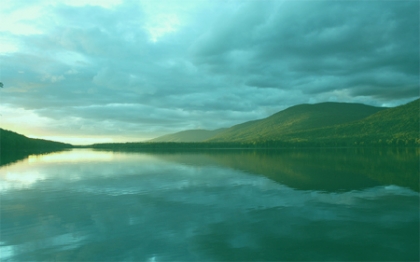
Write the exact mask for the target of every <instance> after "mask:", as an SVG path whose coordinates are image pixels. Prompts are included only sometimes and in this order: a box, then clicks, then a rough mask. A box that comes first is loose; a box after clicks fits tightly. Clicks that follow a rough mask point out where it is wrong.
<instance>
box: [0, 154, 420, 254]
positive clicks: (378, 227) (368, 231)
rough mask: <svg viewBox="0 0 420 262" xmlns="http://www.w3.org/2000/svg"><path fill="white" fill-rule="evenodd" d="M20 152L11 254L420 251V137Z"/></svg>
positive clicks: (7, 236) (6, 187)
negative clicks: (282, 145) (412, 145)
mask: <svg viewBox="0 0 420 262" xmlns="http://www.w3.org/2000/svg"><path fill="white" fill-rule="evenodd" d="M18 159H20V160H18ZM16 160H18V161H16V162H13V160H10V161H8V162H7V165H3V166H2V167H0V190H1V191H0V192H1V220H0V221H1V228H0V230H1V232H0V233H1V234H0V258H1V261H175V260H176V261H204V260H206V261H232V260H241V261H244V260H246V261H249V260H259V261H261V260H276V261H282V260H283V261H290V260H295V261H302V260H304V261H316V260H331V261H337V260H338V261H404V260H413V261H416V260H419V193H418V191H419V152H418V150H415V149H381V150H369V149H359V150H356V149H317V150H315V149H313V150H283V151H270V150H259V151H252V150H251V151H250V150H248V151H246V150H245V151H240V150H218V151H216V150H213V151H196V152H166V153H163V152H112V151H93V150H89V149H77V150H72V151H63V152H55V153H51V154H45V155H31V156H29V157H27V158H24V157H22V156H19V158H16Z"/></svg>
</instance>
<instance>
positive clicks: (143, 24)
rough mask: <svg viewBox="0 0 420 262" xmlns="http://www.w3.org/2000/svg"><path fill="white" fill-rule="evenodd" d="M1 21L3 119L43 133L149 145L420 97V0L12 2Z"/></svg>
mask: <svg viewBox="0 0 420 262" xmlns="http://www.w3.org/2000/svg"><path fill="white" fill-rule="evenodd" d="M0 17H1V23H0V35H1V36H0V66H1V70H0V82H2V83H3V84H4V88H1V90H0V102H1V103H0V127H1V128H5V129H9V130H12V131H15V132H18V133H22V134H23V135H26V136H30V137H37V138H43V139H49V138H51V139H53V140H58V141H61V142H68V143H72V144H90V143H100V142H127V141H142V140H143V141H144V140H148V139H152V138H154V137H158V136H160V135H164V134H167V133H174V132H178V131H182V130H186V129H194V128H198V127H199V128H203V129H217V128H222V127H229V126H232V125H234V124H238V123H242V122H245V121H249V120H254V119H259V118H264V117H267V116H268V115H270V114H272V113H275V112H278V111H280V110H282V109H285V108H287V107H290V106H293V105H296V104H302V103H319V102H326V101H336V102H355V103H365V104H369V105H374V106H383V105H386V106H397V105H401V104H404V103H407V102H409V101H412V100H414V99H415V98H417V97H419V88H420V87H419V74H418V72H419V70H420V68H419V56H420V55H419V49H418V46H420V43H419V39H420V36H419V23H418V20H419V2H418V1H385V2H383V1H278V0H267V1H253V0H245V1H244V0H233V1H222V0H220V1H219V0H216V1H214V0H197V1H176V0H162V1H149V0H139V1H132V0H109V1H100V0H57V1H50V0H34V1H13V0H3V1H0ZM366 25H368V26H366Z"/></svg>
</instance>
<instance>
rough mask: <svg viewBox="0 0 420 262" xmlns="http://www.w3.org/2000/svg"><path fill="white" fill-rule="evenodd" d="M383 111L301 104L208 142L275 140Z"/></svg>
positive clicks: (351, 106) (350, 106) (351, 105)
mask: <svg viewBox="0 0 420 262" xmlns="http://www.w3.org/2000/svg"><path fill="white" fill-rule="evenodd" d="M384 109H385V108H381V107H373V106H368V105H363V104H352V103H333V102H327V103H320V104H301V105H296V106H292V107H289V108H287V109H285V110H283V111H280V112H278V113H275V114H273V115H271V116H269V117H267V118H264V119H260V120H255V121H249V122H245V123H242V124H239V125H235V126H232V127H231V128H228V129H227V130H226V131H224V132H222V133H220V134H218V135H216V136H214V137H212V138H210V139H209V140H208V142H228V141H229V142H249V141H254V140H278V139H281V138H282V137H283V136H285V135H288V134H293V133H295V132H299V131H303V130H310V129H316V128H321V127H327V126H333V125H337V124H343V123H348V122H352V121H356V120H359V119H362V118H365V117H367V116H370V115H372V114H374V113H377V112H379V111H381V110H384Z"/></svg>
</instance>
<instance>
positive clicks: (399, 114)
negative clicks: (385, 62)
mask: <svg viewBox="0 0 420 262" xmlns="http://www.w3.org/2000/svg"><path fill="white" fill-rule="evenodd" d="M419 118H420V99H417V100H415V101H412V102H410V103H408V104H405V105H402V106H398V107H394V108H388V109H386V110H382V111H380V112H377V113H375V114H373V115H371V116H368V117H366V118H363V119H361V120H358V121H354V122H351V123H345V124H339V125H334V126H330V127H323V128H318V129H315V130H306V131H301V132H298V133H294V134H289V135H287V136H284V137H283V140H291V141H314V140H317V141H324V142H328V141H337V142H346V143H347V144H348V143H349V142H351V141H353V142H354V143H355V144H363V143H368V144H372V143H373V144H375V143H377V144H393V145H398V144H417V145H419V144H420V133H419V132H420V121H419Z"/></svg>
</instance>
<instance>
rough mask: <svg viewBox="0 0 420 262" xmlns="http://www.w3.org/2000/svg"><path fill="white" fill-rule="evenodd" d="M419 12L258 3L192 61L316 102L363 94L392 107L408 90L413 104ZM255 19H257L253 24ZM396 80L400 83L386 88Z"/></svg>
mask: <svg viewBox="0 0 420 262" xmlns="http://www.w3.org/2000/svg"><path fill="white" fill-rule="evenodd" d="M418 5H419V4H418V2H417V1H405V2H404V1H403V2H392V1H370V2H367V1H360V2H357V1H327V2H324V1H295V2H292V1H287V2H280V1H278V2H262V3H261V2H256V1H255V2H252V3H249V4H248V3H247V4H244V5H243V6H241V7H240V8H239V9H238V10H236V12H234V13H233V14H232V13H230V14H229V17H222V18H220V19H219V20H220V22H219V23H216V24H215V26H214V27H213V28H212V29H211V30H209V31H208V32H207V33H205V34H203V36H202V37H201V38H199V39H198V40H197V41H196V42H195V44H194V45H193V48H192V49H191V53H192V57H193V59H194V61H195V62H196V63H197V64H199V65H203V66H205V67H206V68H208V70H209V71H211V72H215V73H218V74H223V73H224V74H226V75H233V76H234V77H240V76H242V77H243V79H244V80H243V83H244V84H245V85H251V86H258V87H277V88H284V89H299V90H301V91H302V92H303V93H309V94H314V93H324V92H327V91H332V90H342V89H350V90H351V89H352V88H353V87H356V88H358V87H359V86H363V87H364V89H365V92H364V93H366V94H368V96H376V97H383V98H384V99H385V98H386V99H393V98H395V97H394V95H395V94H398V91H397V90H395V89H398V88H401V87H403V89H406V88H409V89H411V92H406V90H402V91H401V94H399V95H398V96H399V97H412V96H413V93H415V91H417V90H418V72H419V48H418V46H419V32H418V31H419V30H418V29H419V28H418V19H419V11H418V8H419V6H418ZM267 6H270V8H267ZM249 13H253V14H254V15H253V16H251V18H249V17H248V14H249ZM255 13H257V14H258V15H255ZM226 16H227V15H226ZM231 21H232V22H231ZM226 24H228V25H226ZM232 25H233V26H232ZM246 74H250V76H248V75H246ZM360 74H365V75H367V76H366V77H359V75H360ZM389 75H394V76H395V75H397V76H398V78H397V79H394V80H393V81H391V82H389V81H382V83H381V80H380V79H381V78H383V79H387V78H388V76H389ZM232 78H233V77H232ZM317 81H319V82H320V86H318V84H317ZM391 83H392V84H391ZM390 89H394V90H393V91H392V92H390ZM356 93H357V92H354V94H356ZM386 94H389V96H387V95H386Z"/></svg>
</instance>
